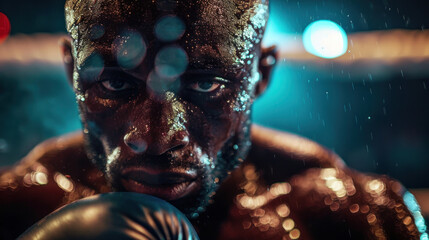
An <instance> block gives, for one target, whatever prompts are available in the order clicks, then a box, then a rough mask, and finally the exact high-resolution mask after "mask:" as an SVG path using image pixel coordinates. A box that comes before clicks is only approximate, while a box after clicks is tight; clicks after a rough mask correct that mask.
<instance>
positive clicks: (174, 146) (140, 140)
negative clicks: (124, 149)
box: [124, 131, 189, 155]
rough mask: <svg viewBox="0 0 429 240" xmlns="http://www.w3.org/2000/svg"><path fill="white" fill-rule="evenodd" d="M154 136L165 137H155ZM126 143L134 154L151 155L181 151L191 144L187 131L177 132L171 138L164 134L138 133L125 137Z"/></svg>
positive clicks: (134, 132)
mask: <svg viewBox="0 0 429 240" xmlns="http://www.w3.org/2000/svg"><path fill="white" fill-rule="evenodd" d="M154 135H155V136H156V135H158V136H159V135H164V136H161V137H154ZM124 143H125V145H126V146H128V147H129V148H130V149H131V150H132V151H133V152H134V153H138V154H141V153H147V154H149V155H162V154H164V153H166V152H168V151H174V150H178V149H181V148H183V147H185V146H186V145H188V144H189V137H188V136H187V134H186V132H185V131H179V132H175V133H174V134H172V135H170V136H166V134H164V133H158V134H148V135H146V137H145V136H143V135H142V134H139V133H138V132H136V131H133V132H130V133H128V134H126V135H125V137H124Z"/></svg>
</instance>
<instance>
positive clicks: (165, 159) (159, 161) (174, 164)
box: [109, 153, 205, 173]
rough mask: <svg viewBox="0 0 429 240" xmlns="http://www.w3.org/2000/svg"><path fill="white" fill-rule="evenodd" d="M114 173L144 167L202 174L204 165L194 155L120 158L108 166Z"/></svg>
mask: <svg viewBox="0 0 429 240" xmlns="http://www.w3.org/2000/svg"><path fill="white" fill-rule="evenodd" d="M109 167H110V168H111V169H115V171H119V172H120V171H122V170H124V169H125V168H129V167H144V168H151V169H159V170H166V169H192V170H196V171H197V172H200V173H201V172H204V171H205V170H204V169H205V165H204V164H203V163H202V161H201V159H199V158H198V157H197V156H196V155H195V154H193V155H192V154H171V153H165V154H162V155H159V156H153V155H148V154H142V155H135V156H121V155H119V156H118V158H117V159H115V160H114V161H112V163H111V165H110V166H109Z"/></svg>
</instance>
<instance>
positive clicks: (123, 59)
mask: <svg viewBox="0 0 429 240" xmlns="http://www.w3.org/2000/svg"><path fill="white" fill-rule="evenodd" d="M113 45H114V49H115V51H116V52H115V54H116V60H117V62H118V64H119V66H120V67H122V68H125V69H133V68H136V67H137V66H138V65H140V63H141V62H142V61H143V59H144V57H145V55H146V50H147V47H146V43H145V41H144V40H143V37H142V36H141V35H140V33H138V32H136V31H132V30H128V31H124V32H123V33H122V34H121V35H120V36H119V37H118V38H117V39H116V40H115V41H114V42H113Z"/></svg>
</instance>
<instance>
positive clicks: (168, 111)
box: [0, 0, 425, 239]
mask: <svg viewBox="0 0 429 240" xmlns="http://www.w3.org/2000/svg"><path fill="white" fill-rule="evenodd" d="M65 15H66V24H67V30H68V32H69V34H70V39H65V40H64V41H63V42H62V52H63V56H64V64H65V66H66V72H67V75H68V77H69V79H70V82H71V85H72V86H73V90H74V92H75V93H76V99H77V103H78V107H79V111H80V117H81V120H82V126H83V130H82V132H79V133H76V134H72V135H69V136H63V137H60V138H57V139H51V140H48V141H46V142H44V143H42V144H40V145H39V146H37V147H36V148H35V149H34V150H33V151H32V152H31V153H30V154H29V155H28V156H27V157H25V158H24V159H23V160H22V161H21V162H20V163H18V164H17V165H15V166H14V167H12V168H10V169H7V170H4V171H3V172H2V174H1V177H0V189H1V199H0V208H1V210H0V216H1V220H0V226H1V234H2V235H1V236H2V237H3V238H15V237H16V236H18V235H19V234H21V233H23V232H24V231H25V230H26V229H27V228H29V227H30V226H31V225H33V224H34V223H36V222H37V223H36V224H35V225H33V226H32V227H31V228H30V229H28V230H27V231H26V232H25V233H24V234H22V235H21V238H22V239H76V238H78V239H94V238H100V239H106V238H112V239H121V238H124V239H182V238H183V237H184V236H186V238H187V239H197V238H198V236H197V234H198V235H199V238H201V239H420V236H421V235H422V234H424V231H425V229H424V228H425V226H424V221H423V222H422V219H423V218H422V217H421V214H420V212H419V209H418V205H417V204H416V203H415V199H414V198H413V197H412V195H410V193H408V192H406V190H405V189H404V188H403V187H402V186H401V185H400V184H399V183H398V182H397V181H394V180H392V179H389V178H388V177H386V176H375V175H365V174H362V173H359V172H356V171H354V170H351V169H349V168H347V167H346V166H345V164H344V163H343V161H342V160H341V159H340V158H339V157H338V156H337V155H335V154H334V153H332V152H330V151H329V150H326V149H324V148H323V147H321V146H319V145H318V144H316V143H314V142H311V141H309V140H306V139H303V138H300V137H298V136H294V135H291V134H288V133H282V132H278V131H274V130H269V129H266V128H263V127H259V126H255V125H252V123H251V118H250V116H251V107H252V104H253V101H254V100H255V99H256V98H257V97H258V96H260V95H261V94H262V93H263V92H264V90H265V88H266V87H267V85H268V82H269V77H270V72H271V69H272V68H273V67H274V65H275V62H276V52H275V48H268V49H265V48H262V47H261V40H262V37H263V34H264V30H265V26H266V22H267V20H268V1H266V0H246V1H245V0H199V1H173V0H138V1H137V0H129V1H125V0H113V1H112V0H111V1H107V0H96V1H90V0H68V1H67V2H66V6H65ZM91 196H92V197H91ZM86 197H90V198H89V199H88V198H86ZM83 198H84V199H83ZM79 199H83V200H79ZM161 199H162V200H161ZM164 201H167V202H168V203H166V202H164ZM171 205H173V206H174V207H173V206H171ZM60 207H61V208H60ZM58 208H60V209H58ZM176 208H177V209H178V210H177V209H176ZM56 209H58V210H56ZM54 210H56V211H55V212H54V213H52V214H50V215H48V214H49V213H51V212H52V211H54ZM47 215H48V216H47ZM184 216H186V217H187V218H188V219H189V221H188V220H187V219H186V217H184ZM42 218H43V219H42ZM40 219H42V220H40ZM39 220H40V221H39ZM193 228H195V230H193ZM195 232H196V233H195Z"/></svg>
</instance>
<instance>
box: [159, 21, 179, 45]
mask: <svg viewBox="0 0 429 240" xmlns="http://www.w3.org/2000/svg"><path fill="white" fill-rule="evenodd" d="M184 32H185V24H184V23H183V21H182V20H181V19H180V18H178V17H176V16H165V17H163V18H161V19H160V20H159V21H158V22H157V23H156V25H155V35H156V37H157V38H158V39H159V40H161V41H165V42H169V41H174V40H177V39H179V38H180V37H182V35H183V33H184Z"/></svg>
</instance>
